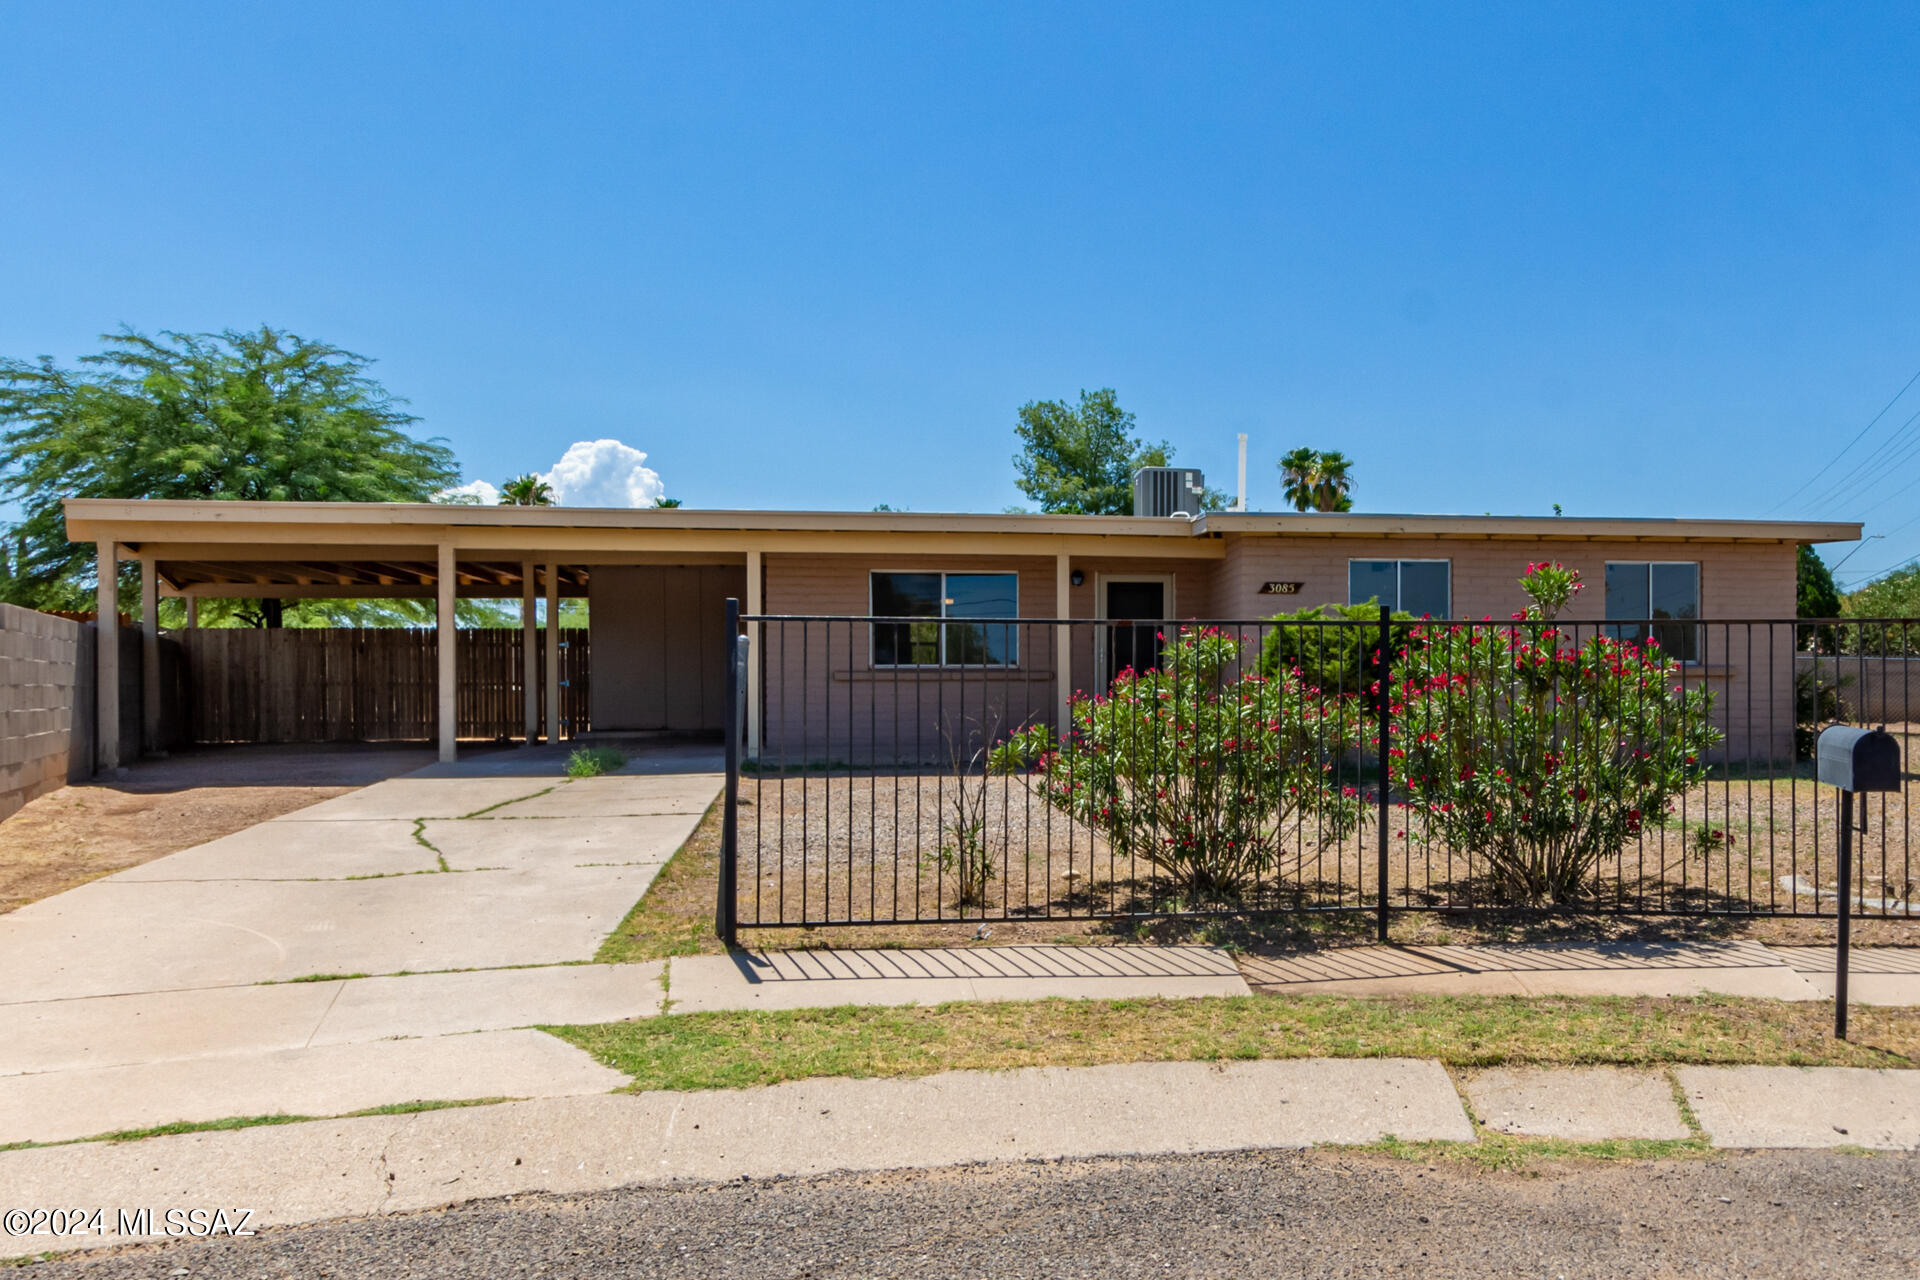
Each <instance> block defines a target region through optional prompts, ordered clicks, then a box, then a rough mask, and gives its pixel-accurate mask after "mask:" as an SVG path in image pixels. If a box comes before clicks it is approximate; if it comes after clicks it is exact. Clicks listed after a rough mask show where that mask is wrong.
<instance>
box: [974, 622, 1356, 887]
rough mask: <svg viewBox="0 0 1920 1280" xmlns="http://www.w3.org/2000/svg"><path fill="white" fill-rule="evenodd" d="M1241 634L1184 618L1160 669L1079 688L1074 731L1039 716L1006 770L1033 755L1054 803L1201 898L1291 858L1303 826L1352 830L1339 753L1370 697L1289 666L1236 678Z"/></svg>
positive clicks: (1013, 743) (1335, 835)
mask: <svg viewBox="0 0 1920 1280" xmlns="http://www.w3.org/2000/svg"><path fill="white" fill-rule="evenodd" d="M1241 643H1242V642H1241V640H1240V638H1239V637H1237V636H1233V635H1229V634H1227V633H1225V632H1222V631H1220V630H1219V629H1217V628H1204V629H1192V628H1182V629H1181V631H1180V633H1179V634H1178V636H1176V637H1174V638H1173V639H1172V640H1170V641H1169V642H1168V643H1167V645H1166V647H1165V649H1164V651H1163V652H1162V654H1161V663H1160V666H1159V668H1157V669H1155V670H1150V671H1142V672H1129V673H1126V674H1123V675H1121V676H1120V678H1119V679H1117V680H1115V681H1114V682H1113V687H1112V688H1111V689H1110V690H1108V691H1107V692H1106V693H1105V694H1103V695H1101V696H1098V697H1087V696H1084V695H1083V696H1080V697H1076V698H1075V699H1074V700H1073V702H1072V704H1071V706H1070V708H1069V712H1068V723H1069V725H1070V728H1071V732H1070V733H1069V734H1068V735H1067V738H1066V739H1065V741H1063V742H1058V743H1056V742H1055V741H1054V740H1053V734H1052V731H1051V729H1050V728H1049V727H1048V726H1046V725H1036V726H1032V727H1030V728H1028V729H1025V730H1023V731H1021V732H1020V733H1018V734H1016V735H1014V737H1013V738H1011V739H1009V740H1008V741H1007V742H1004V743H1002V744H1001V745H1000V746H999V747H998V748H997V749H996V750H995V752H994V754H993V761H992V763H993V765H994V767H996V768H998V769H1002V770H1005V769H1010V768H1017V767H1022V766H1029V765H1030V766H1031V767H1033V768H1034V769H1035V770H1036V771H1037V772H1038V774H1039V776H1040V779H1041V781H1040V788H1041V790H1042V791H1043V792H1044V794H1045V795H1046V796H1047V798H1048V799H1049V800H1051V801H1052V802H1053V803H1054V804H1056V805H1058V806H1060V807H1061V808H1062V809H1064V810H1066V811H1067V812H1069V813H1071V814H1073V815H1074V816H1075V817H1076V818H1079V819H1080V820H1082V821H1084V822H1086V823H1087V824H1088V825H1090V826H1091V827H1093V828H1094V829H1095V830H1096V831H1098V832H1099V833H1100V834H1101V835H1103V836H1105V837H1106V840H1107V844H1108V846H1109V848H1110V849H1111V850H1112V852H1113V854H1114V855H1115V856H1116V857H1117V858H1120V859H1127V860H1131V859H1133V858H1136V857H1137V858H1139V859H1140V860H1142V861H1144V862H1146V863H1148V864H1150V865H1151V866H1153V867H1155V868H1157V869H1158V870H1159V871H1160V872H1161V873H1162V874H1163V875H1164V876H1165V877H1166V879H1167V880H1168V881H1169V887H1170V888H1171V889H1172V890H1173V891H1174V892H1175V893H1176V894H1178V895H1180V896H1182V897H1184V898H1185V899H1187V900H1188V901H1189V902H1203V901H1204V902H1214V901H1234V900H1238V899H1240V898H1241V897H1242V896H1243V895H1244V894H1245V893H1246V892H1247V890H1248V889H1249V888H1251V887H1252V886H1253V885H1254V884H1255V883H1256V882H1257V880H1258V879H1259V878H1260V877H1261V876H1263V875H1265V874H1267V873H1268V872H1270V871H1271V870H1272V869H1273V868H1274V867H1275V865H1277V863H1278V862H1279V859H1280V854H1281V850H1282V848H1283V847H1284V845H1285V844H1286V843H1287V842H1289V841H1290V840H1291V839H1292V838H1293V833H1292V828H1291V824H1292V823H1293V822H1294V821H1295V820H1296V819H1303V818H1304V819H1310V820H1312V821H1311V825H1313V826H1315V827H1316V828H1317V830H1318V832H1319V836H1320V838H1321V839H1323V840H1327V841H1332V840H1337V839H1339V838H1340V837H1341V836H1342V835H1344V834H1346V833H1349V832H1351V831H1352V830H1353V829H1354V825H1355V823H1356V822H1358V820H1359V813H1360V801H1359V796H1358V793H1357V792H1356V791H1355V790H1354V788H1352V787H1341V786H1339V785H1338V783H1337V780H1336V779H1335V777H1334V766H1333V761H1334V760H1335V759H1336V758H1337V757H1338V756H1339V755H1340V754H1341V753H1342V752H1343V751H1345V750H1347V749H1348V748H1350V747H1352V746H1353V745H1355V743H1356V740H1357V728H1358V725H1359V722H1360V719H1361V717H1360V714H1359V712H1360V703H1359V701H1358V700H1357V699H1354V698H1322V697H1319V696H1318V695H1316V694H1312V693H1310V692H1308V690H1307V688H1306V685H1305V681H1304V679H1303V677H1302V676H1301V675H1300V674H1299V673H1298V672H1296V671H1294V670H1292V669H1291V668H1284V669H1282V670H1281V671H1279V672H1277V673H1276V674H1274V675H1272V676H1268V675H1264V674H1260V673H1258V672H1253V673H1249V674H1247V675H1245V676H1242V677H1240V678H1239V679H1235V680H1224V679H1222V672H1224V671H1229V670H1235V669H1237V668H1238V666H1239V662H1240V652H1241Z"/></svg>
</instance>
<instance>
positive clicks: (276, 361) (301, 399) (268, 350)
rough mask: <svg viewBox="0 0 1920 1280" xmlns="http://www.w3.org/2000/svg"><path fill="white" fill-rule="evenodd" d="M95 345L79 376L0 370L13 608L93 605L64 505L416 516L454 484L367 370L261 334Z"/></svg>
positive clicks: (14, 364) (0, 365)
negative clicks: (338, 508) (280, 505)
mask: <svg viewBox="0 0 1920 1280" xmlns="http://www.w3.org/2000/svg"><path fill="white" fill-rule="evenodd" d="M102 340H103V341H104V342H105V343H106V344H107V346H106V348H105V349H104V350H102V351H100V352H98V353H96V354H93V355H88V356H82V357H81V359H80V367H79V368H78V369H62V368H60V367H59V366H57V365H55V364H54V362H53V360H52V359H51V358H48V357H44V356H43V357H41V358H40V359H39V360H38V361H34V362H28V361H21V360H0V426H4V427H5V428H6V429H5V431H4V433H3V434H0V497H4V498H7V499H10V500H13V501H15V502H18V503H19V504H20V507H21V509H22V511H23V513H24V514H23V518H22V520H21V521H20V523H19V525H18V526H17V528H16V534H17V537H18V544H19V546H20V548H21V550H22V552H23V554H21V555H20V556H19V557H18V558H19V563H18V564H17V565H16V566H15V572H14V574H13V576H12V577H11V578H10V579H8V580H7V582H6V584H5V590H4V595H5V598H6V599H8V600H10V601H13V602H14V603H18V604H25V605H31V606H38V607H44V608H85V607H89V606H90V605H91V603H92V600H91V597H92V585H91V584H92V579H93V551H92V549H91V548H90V547H85V546H76V545H74V544H72V543H70V542H68V541H67V537H66V522H65V517H64V515H63V513H62V511H61V506H60V500H61V499H62V498H64V497H86V498H190V499H211V500H236V499H247V500H267V501H336V502H422V501H426V500H427V499H429V498H431V497H432V496H433V495H434V494H435V493H436V492H438V491H440V490H441V489H444V488H446V487H448V486H449V485H452V484H454V483H456V482H457V481H458V480H459V470H458V468H457V467H456V466H455V465H454V458H453V453H452V451H451V450H450V449H448V448H447V446H446V444H445V443H444V442H442V441H440V440H421V439H418V438H416V437H414V436H413V435H411V434H409V432H408V428H409V427H411V426H412V424H413V423H414V422H415V421H417V419H415V418H414V417H413V415H411V414H409V413H406V412H404V411H403V410H402V408H401V405H402V404H404V401H401V400H399V399H398V398H396V397H394V396H393V395H391V394H389V393H388V392H387V391H386V389H385V388H383V387H382V386H381V385H380V384H379V383H378V382H375V381H374V380H373V379H372V378H370V377H368V376H367V372H366V370H367V367H368V365H369V364H370V363H371V362H370V361H368V360H367V359H366V358H365V357H363V356H358V355H355V354H353V353H352V352H349V351H343V350H342V349H340V348H339V347H335V346H331V345H328V344H327V343H324V342H315V341H311V340H308V339H305V338H301V337H299V336H297V335H295V334H291V333H286V332H283V331H280V330H276V329H272V328H269V327H265V326H263V327H261V328H260V329H259V330H257V331H252V332H241V331H237V330H232V329H229V330H226V331H224V332H222V333H200V334H184V333H172V332H162V333H161V334H160V335H159V337H157V338H149V337H147V336H145V335H144V334H140V333H136V332H134V331H133V330H131V329H128V330H123V331H122V332H120V333H117V334H108V335H104V337H103V339H102ZM129 603H131V601H130V600H129ZM278 605H279V602H278V601H273V602H271V603H270V604H263V605H262V612H263V615H264V617H263V620H265V621H267V622H269V623H271V622H273V621H274V620H275V619H276V618H277V616H278V613H279V608H278Z"/></svg>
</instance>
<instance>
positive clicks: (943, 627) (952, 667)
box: [867, 567, 1020, 671]
mask: <svg viewBox="0 0 1920 1280" xmlns="http://www.w3.org/2000/svg"><path fill="white" fill-rule="evenodd" d="M883 573H887V574H893V573H899V574H908V573H919V574H932V575H935V576H937V577H938V578H939V579H940V600H941V605H940V614H939V616H938V617H934V616H931V615H929V617H928V619H927V620H928V621H929V622H932V623H933V624H934V625H935V627H936V628H938V633H939V636H940V660H939V661H938V662H881V661H880V660H879V655H878V652H877V647H878V642H879V632H880V628H881V627H883V626H897V625H899V624H897V623H885V622H870V623H868V624H867V669H868V670H869V671H1017V670H1019V669H1020V632H1019V629H1018V628H1017V627H1016V626H1012V625H1007V624H1002V625H1007V630H1008V631H1010V632H1012V640H1013V661H1011V662H948V661H947V627H948V625H949V624H950V623H959V622H967V621H977V619H968V618H966V617H959V618H954V617H950V616H949V615H948V614H947V606H946V601H947V599H948V592H947V579H948V578H950V577H972V578H1012V579H1013V608H1014V617H1015V618H1016V619H1018V618H1019V616H1020V571H1019V570H1018V569H922V568H914V567H902V568H898V569H868V570H867V616H868V617H870V618H874V617H879V616H881V615H879V614H877V613H875V612H874V607H873V592H874V579H875V578H876V577H878V576H879V575H881V574H883Z"/></svg>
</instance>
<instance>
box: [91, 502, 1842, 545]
mask: <svg viewBox="0 0 1920 1280" xmlns="http://www.w3.org/2000/svg"><path fill="white" fill-rule="evenodd" d="M64 505H65V510H66V516H67V533H68V537H70V538H72V539H73V540H74V541H76V542H91V541H96V540H98V539H99V538H101V537H106V536H112V537H117V538H121V539H123V540H129V541H131V540H135V539H136V530H138V529H143V528H149V527H152V526H174V528H175V529H176V530H177V528H178V526H181V525H190V526H193V527H194V529H195V533H196V536H200V535H201V534H210V533H212V531H213V530H215V529H218V528H220V527H221V526H233V525H251V526H260V525H274V526H286V525H308V526H312V527H315V528H316V529H318V528H331V529H339V528H342V527H359V528H362V529H382V528H384V529H391V530H396V531H397V530H398V529H401V528H405V529H408V530H409V531H411V530H413V529H421V530H424V529H426V528H444V529H457V528H466V529H488V530H503V531H504V530H513V529H527V530H552V529H619V530H635V531H640V530H659V531H663V532H664V531H668V530H673V531H729V532H765V533H777V532H789V531H790V532H806V533H822V532H848V533H856V532H857V533H959V534H966V533H974V534H1014V535H1025V536H1034V535H1043V536H1044V535H1068V536H1098V537H1121V538H1194V537H1205V536H1207V535H1210V534H1239V535H1243V536H1244V535H1261V534H1267V535H1283V534H1311V535H1328V534H1350V535H1358V536H1370V537H1382V536H1386V537H1393V536H1400V537H1408V536H1412V537H1465V538H1486V537H1504V538H1556V539H1561V538H1576V539H1579V538H1585V539H1594V538H1609V539H1613V538H1618V539H1645V538H1659V539H1675V538H1680V539H1710V540H1715V541H1720V540H1732V541H1754V542H1852V541H1856V540H1858V538H1859V537H1860V533H1861V526H1860V524H1859V523H1858V522H1857V521H1825V520H1822V521H1809V520H1791V521H1783V520H1721V519H1691V518H1685V517H1671V518H1655V519H1648V518H1644V517H1638V516H1618V517H1616V516H1606V517H1600V516H1495V515H1479V516H1469V515H1418V514H1391V513H1373V512H1340V513H1331V512H1312V513H1306V514H1301V513H1297V512H1290V511H1289V512H1262V511H1248V512H1237V511H1225V512H1222V511H1215V512H1208V513H1206V514H1204V515H1201V516H1198V517H1196V518H1193V519H1188V518H1187V517H1185V516H1174V517H1169V518H1152V517H1143V516H1090V515H1054V514H1049V513H1024V512H1006V513H994V514H983V513H979V512H944V511H939V512H936V511H729V510H711V509H690V508H687V507H643V508H632V507H516V506H478V505H464V504H455V503H433V502H200V501H188V500H177V499H153V498H140V499H118V498H68V499H67V500H66V502H65V504H64Z"/></svg>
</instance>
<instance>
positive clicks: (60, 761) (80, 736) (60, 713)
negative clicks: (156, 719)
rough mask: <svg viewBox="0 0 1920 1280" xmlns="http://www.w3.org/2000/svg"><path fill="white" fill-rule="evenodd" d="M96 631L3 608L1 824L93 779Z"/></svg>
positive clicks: (0, 613) (7, 606) (0, 653)
mask: <svg viewBox="0 0 1920 1280" xmlns="http://www.w3.org/2000/svg"><path fill="white" fill-rule="evenodd" d="M92 638H93V637H92V629H91V628H89V627H88V626H86V625H85V624H84V623H79V622H69V621H68V620H67V619H65V618H56V617H53V616H52V615H50V614H45V613H36V612H35V611H33V610H32V609H22V608H19V607H17V606H15V605H10V604H0V818H4V817H6V816H7V815H8V814H11V813H12V812H13V811H14V810H16V809H18V808H19V807H20V806H21V805H23V804H25V803H26V802H27V801H29V800H31V799H33V798H34V797H35V796H38V795H42V794H44V793H46V792H48V791H52V790H53V789H54V788H56V787H60V786H64V785H65V784H66V783H68V782H69V781H76V782H77V781H80V780H81V779H84V778H86V777H89V776H90V775H91V774H92V773H93V735H92V725H93V710H92V708H93V645H92V643H91V641H92Z"/></svg>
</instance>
